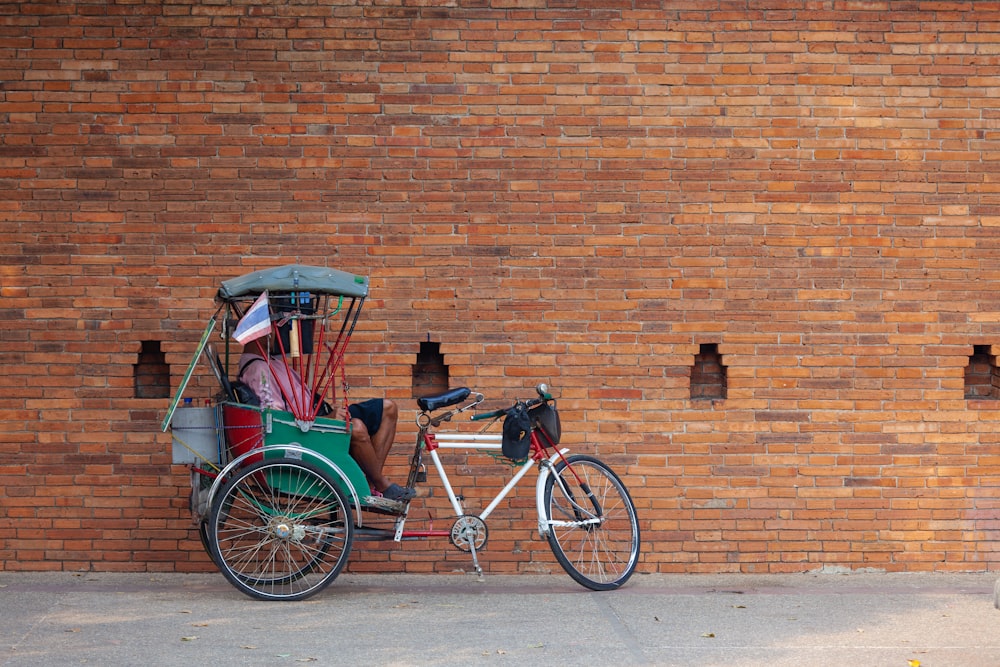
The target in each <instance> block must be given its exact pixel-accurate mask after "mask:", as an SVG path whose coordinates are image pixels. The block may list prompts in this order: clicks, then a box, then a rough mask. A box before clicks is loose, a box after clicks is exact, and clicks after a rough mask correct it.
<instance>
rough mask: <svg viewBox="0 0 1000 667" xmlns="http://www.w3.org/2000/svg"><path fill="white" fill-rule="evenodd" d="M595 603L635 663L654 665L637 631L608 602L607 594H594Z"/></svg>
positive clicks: (622, 662) (623, 662)
mask: <svg viewBox="0 0 1000 667" xmlns="http://www.w3.org/2000/svg"><path fill="white" fill-rule="evenodd" d="M594 598H595V604H596V605H597V609H598V611H600V613H601V616H603V617H604V618H605V619H606V620H607V621H608V623H609V624H610V625H611V628H612V630H614V633H615V634H616V635H617V636H618V639H619V640H621V643H622V646H624V647H625V648H626V649H628V652H629V653H631V654H632V662H631V663H630V664H633V665H652V664H653V663H652V662H650V660H649V659H648V658H647V657H646V655H645V654H644V653H643V651H642V644H641V643H640V642H639V639H638V637H636V636H635V633H634V632H632V630H631V629H629V627H628V624H627V623H625V621H624V620H623V619H622V617H621V616H620V615H619V614H618V612H617V611H615V609H614V607H612V606H611V605H610V604H609V603H608V599H609V598H608V597H607V595H602V594H600V593H598V594H595V595H594ZM621 664H625V661H624V660H623V661H621V662H620V663H619V665H621Z"/></svg>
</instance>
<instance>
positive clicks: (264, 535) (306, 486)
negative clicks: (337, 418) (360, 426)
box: [208, 459, 354, 600]
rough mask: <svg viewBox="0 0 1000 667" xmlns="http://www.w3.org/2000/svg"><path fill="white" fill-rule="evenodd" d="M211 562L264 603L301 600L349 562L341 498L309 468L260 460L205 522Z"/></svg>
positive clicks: (349, 528)
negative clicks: (266, 601) (268, 601)
mask: <svg viewBox="0 0 1000 667" xmlns="http://www.w3.org/2000/svg"><path fill="white" fill-rule="evenodd" d="M208 538H209V542H210V546H211V553H212V559H213V560H214V561H215V562H216V564H217V565H218V566H219V569H220V570H221V571H222V574H223V575H225V577H226V579H228V580H229V582H230V583H231V584H233V586H235V587H236V588H238V589H239V590H240V591H242V592H243V593H245V594H247V595H249V596H250V597H254V598H257V599H259V600H303V599H305V598H307V597H309V596H310V595H314V594H316V593H318V592H319V591H321V590H323V589H324V588H325V587H326V586H327V585H329V583H330V582H332V581H333V580H334V579H335V578H336V577H337V575H338V574H340V571H341V570H342V569H343V568H344V565H345V564H346V563H347V558H348V556H349V555H350V551H351V543H352V541H353V538H354V525H353V523H352V520H351V509H350V507H349V506H348V504H347V500H346V499H345V497H344V494H343V492H341V490H340V489H339V488H338V487H337V485H336V484H334V483H333V481H332V480H331V479H330V477H329V476H328V475H326V474H325V473H323V472H322V471H320V470H319V469H318V468H316V467H315V466H313V465H311V464H307V463H303V462H301V461H297V460H290V459H268V460H264V461H259V462H257V463H254V464H252V465H249V466H247V467H246V468H243V469H241V470H238V471H236V472H235V473H234V474H233V476H232V478H231V479H229V481H227V482H226V484H225V485H223V487H222V488H221V489H220V490H219V492H218V494H217V495H216V499H215V502H214V503H213V506H212V513H211V517H210V519H209V522H208Z"/></svg>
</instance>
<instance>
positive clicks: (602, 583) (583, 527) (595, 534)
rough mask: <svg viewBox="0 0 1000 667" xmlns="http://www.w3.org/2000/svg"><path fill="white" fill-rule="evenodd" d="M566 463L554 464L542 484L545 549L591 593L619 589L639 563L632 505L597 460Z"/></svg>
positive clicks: (573, 459) (575, 458)
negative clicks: (547, 542) (546, 536)
mask: <svg viewBox="0 0 1000 667" xmlns="http://www.w3.org/2000/svg"><path fill="white" fill-rule="evenodd" d="M567 460H568V462H569V465H568V466H567V465H566V463H564V462H562V461H560V462H558V463H557V464H556V465H555V466H554V468H553V470H552V471H551V474H550V475H549V478H548V480H547V481H546V483H545V496H544V501H545V502H544V507H545V511H546V514H547V516H546V517H545V520H546V522H547V525H548V529H549V533H548V540H549V546H550V547H551V548H552V552H553V553H554V554H555V556H556V560H557V561H559V564H560V565H561V566H562V568H563V569H564V570H566V572H567V573H568V574H569V575H570V576H571V577H573V579H574V580H575V581H577V582H578V583H580V584H582V585H583V586H586V587H587V588H590V589H592V590H595V591H603V590H612V589H615V588H618V587H619V586H621V585H622V584H624V583H625V582H626V581H628V579H629V577H631V576H632V573H633V572H634V571H635V567H636V564H637V563H638V561H639V545H640V538H639V521H638V517H637V516H636V511H635V505H634V504H633V503H632V498H631V497H630V496H629V493H628V490H627V489H626V488H625V485H624V484H622V482H621V480H620V479H619V478H618V476H617V475H616V474H615V473H614V472H613V471H612V470H611V468H609V467H608V466H607V465H605V464H604V463H602V462H601V461H599V460H598V459H595V458H593V457H590V456H584V455H575V456H571V457H569V458H568V459H567ZM574 472H575V473H576V474H575V475H574V474H573V473H574ZM578 478H579V480H578ZM581 483H582V485H581ZM587 488H589V490H590V494H588V493H587V492H586V489H587Z"/></svg>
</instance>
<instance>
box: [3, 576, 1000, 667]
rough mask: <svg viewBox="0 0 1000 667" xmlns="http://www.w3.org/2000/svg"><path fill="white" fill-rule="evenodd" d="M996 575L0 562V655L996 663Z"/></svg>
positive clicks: (18, 658)
mask: <svg viewBox="0 0 1000 667" xmlns="http://www.w3.org/2000/svg"><path fill="white" fill-rule="evenodd" d="M996 581H997V574H996V573H989V574H947V575H945V574H877V573H862V574H858V573H854V574H797V575H767V576H756V575H648V574H636V575H635V576H634V577H633V578H632V580H631V581H630V582H629V583H628V584H626V586H625V587H624V588H622V589H620V590H618V591H614V592H610V593H594V592H591V591H587V590H585V589H583V588H581V587H580V586H578V585H577V584H575V583H574V582H573V581H572V580H571V579H570V578H569V577H567V576H564V575H553V576H534V575H531V576H529V575H524V576H491V575H487V576H486V577H485V578H484V580H483V581H482V582H480V581H478V580H477V579H476V577H475V576H473V575H460V574H457V575H426V576H423V575H420V576H418V575H352V574H345V575H341V577H340V578H338V579H337V580H336V581H335V582H334V583H333V584H332V585H331V586H330V587H329V588H327V589H326V590H325V591H323V592H321V593H319V594H318V595H316V596H314V597H313V598H311V599H309V600H306V601H304V602H257V601H254V600H251V599H249V598H247V597H245V596H243V595H242V594H240V593H239V592H237V591H236V590H235V589H234V588H232V587H231V586H230V585H229V584H228V583H227V582H226V581H225V580H224V579H223V577H222V575H221V574H197V575H193V574H94V573H80V574H74V573H45V574H41V573H12V572H0V601H2V605H0V608H2V609H0V665H4V666H8V665H9V666H14V665H18V666H19V665H74V664H100V665H162V666H165V667H169V666H173V665H184V666H189V665H195V664H203V665H213V666H218V665H282V664H284V665H299V664H310V663H313V664H322V665H347V664H350V665H442V666H449V665H463V666H466V665H488V666H493V665H518V666H522V665H569V664H581V663H582V664H592V665H607V664H612V665H615V666H616V667H625V666H629V665H699V666H701V665H718V666H720V667H721V666H725V667H733V666H740V665H761V666H764V665H767V666H769V667H773V666H784V665H787V666H791V665H795V666H796V667H798V666H801V665H809V666H810V667H814V666H822V665H838V666H841V665H886V666H889V667H908V666H916V665H919V666H920V667H937V666H944V665H961V666H963V667H978V666H982V667H995V666H996V665H1000V611H998V610H997V609H996V608H995V607H994V584H995V583H996Z"/></svg>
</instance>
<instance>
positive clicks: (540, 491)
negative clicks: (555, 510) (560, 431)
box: [535, 448, 569, 537]
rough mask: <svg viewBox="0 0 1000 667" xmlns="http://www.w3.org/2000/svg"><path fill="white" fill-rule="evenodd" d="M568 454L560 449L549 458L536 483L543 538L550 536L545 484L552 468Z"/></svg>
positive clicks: (539, 521) (536, 496)
mask: <svg viewBox="0 0 1000 667" xmlns="http://www.w3.org/2000/svg"><path fill="white" fill-rule="evenodd" d="M567 453H569V450H568V449H565V448H563V449H560V450H559V451H558V452H556V453H555V454H553V455H552V456H550V457H549V459H548V463H547V464H546V465H542V466H541V470H540V471H539V472H538V481H536V482H535V502H536V503H537V504H538V534H539V536H541V537H548V535H549V525H548V523H547V522H546V521H545V482H546V480H548V478H549V475H550V474H552V466H554V465H555V464H556V461H558V460H559V459H560V458H562V457H563V456H565V455H566V454H567Z"/></svg>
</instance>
